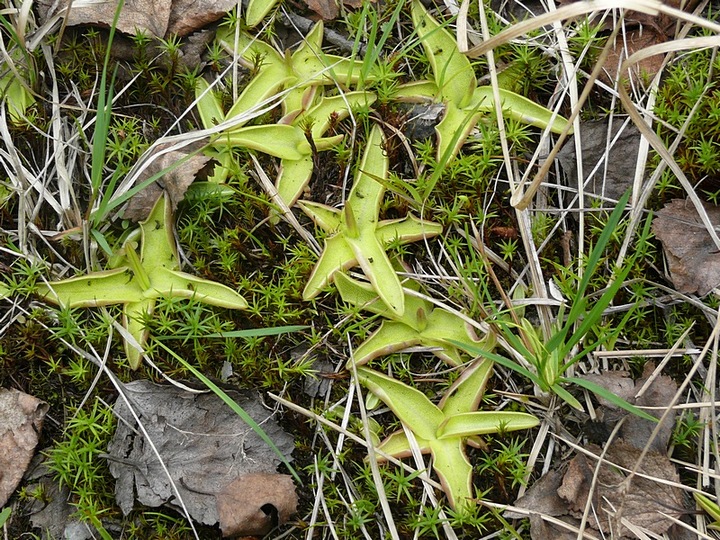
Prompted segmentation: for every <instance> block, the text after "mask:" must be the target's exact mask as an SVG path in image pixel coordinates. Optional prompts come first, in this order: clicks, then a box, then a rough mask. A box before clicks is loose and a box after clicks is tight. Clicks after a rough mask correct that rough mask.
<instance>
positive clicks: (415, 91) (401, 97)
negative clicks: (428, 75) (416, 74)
mask: <svg viewBox="0 0 720 540" xmlns="http://www.w3.org/2000/svg"><path fill="white" fill-rule="evenodd" d="M439 94H440V89H439V88H438V85H437V84H435V82H434V81H413V82H409V83H406V84H401V85H400V86H398V87H397V88H396V89H395V91H394V92H393V94H392V97H393V99H394V100H396V101H402V102H405V103H427V102H428V101H432V100H435V99H437V98H438V97H439Z"/></svg>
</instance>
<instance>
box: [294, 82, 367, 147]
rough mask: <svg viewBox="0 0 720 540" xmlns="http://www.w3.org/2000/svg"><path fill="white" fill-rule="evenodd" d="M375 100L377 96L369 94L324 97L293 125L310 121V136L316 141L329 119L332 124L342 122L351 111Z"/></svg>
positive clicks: (364, 106)
mask: <svg viewBox="0 0 720 540" xmlns="http://www.w3.org/2000/svg"><path fill="white" fill-rule="evenodd" d="M376 99H377V96H376V95H375V94H373V93H371V92H346V93H344V94H342V95H339V96H333V97H326V98H323V99H321V100H320V103H318V104H317V105H315V106H313V107H312V108H310V109H309V110H308V111H307V112H306V113H304V114H301V115H300V116H298V118H296V119H295V121H294V122H293V123H294V124H295V125H300V124H301V123H302V122H305V121H310V122H311V123H312V127H311V130H312V136H313V138H314V139H317V138H320V137H322V136H323V135H324V134H325V132H326V131H327V130H328V128H329V127H330V122H331V118H332V121H333V122H338V121H341V120H344V119H345V118H347V117H348V116H349V115H350V111H351V110H354V109H359V108H367V107H369V106H370V105H372V104H373V103H374V102H375V100H376Z"/></svg>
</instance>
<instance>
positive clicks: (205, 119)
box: [195, 77, 225, 129]
mask: <svg viewBox="0 0 720 540" xmlns="http://www.w3.org/2000/svg"><path fill="white" fill-rule="evenodd" d="M203 93H204V95H203ZM201 96H202V97H201ZM195 98H196V99H198V102H197V110H198V114H199V115H200V121H201V122H202V125H203V127H204V128H205V129H210V128H213V127H215V126H216V125H218V124H219V123H221V122H222V121H224V120H225V113H224V112H223V110H222V106H221V104H220V99H218V97H217V95H216V94H215V92H214V91H213V90H211V89H210V85H209V84H208V82H207V81H206V80H205V79H204V78H202V77H198V79H197V82H196V83H195Z"/></svg>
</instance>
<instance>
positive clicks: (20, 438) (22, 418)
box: [0, 388, 48, 507]
mask: <svg viewBox="0 0 720 540" xmlns="http://www.w3.org/2000/svg"><path fill="white" fill-rule="evenodd" d="M47 411H48V404H47V403H45V402H43V401H40V400H39V399H37V398H35V397H33V396H31V395H28V394H25V393H23V392H19V391H18V390H7V389H5V388H2V389H0V507H3V506H5V503H6V502H7V500H8V499H9V498H10V495H12V493H13V491H15V488H16V487H17V485H18V483H19V482H20V480H21V479H22V477H23V474H24V473H25V469H27V467H28V465H29V464H30V460H31V459H32V456H33V453H34V452H35V447H36V446H37V443H38V436H39V434H40V431H41V430H42V424H43V419H44V418H45V414H46V413H47Z"/></svg>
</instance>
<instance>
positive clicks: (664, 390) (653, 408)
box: [583, 362, 677, 453]
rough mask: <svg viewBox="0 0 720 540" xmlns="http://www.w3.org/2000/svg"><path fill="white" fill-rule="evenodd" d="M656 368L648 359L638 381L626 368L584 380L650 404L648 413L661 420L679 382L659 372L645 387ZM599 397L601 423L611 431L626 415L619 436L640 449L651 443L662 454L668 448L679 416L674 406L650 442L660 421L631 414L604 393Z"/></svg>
mask: <svg viewBox="0 0 720 540" xmlns="http://www.w3.org/2000/svg"><path fill="white" fill-rule="evenodd" d="M654 370H655V364H654V363H652V362H647V363H646V364H645V367H644V368H643V374H642V377H640V378H639V379H638V380H637V381H633V380H632V379H631V378H630V374H629V373H628V372H626V371H609V372H605V373H601V374H599V375H585V376H584V377H583V379H585V380H588V381H590V382H593V383H595V384H597V385H599V386H602V387H603V388H605V389H606V390H608V391H610V392H612V393H613V394H615V395H616V396H618V397H620V398H622V399H624V400H625V401H627V402H629V403H632V404H633V405H637V406H639V407H647V409H646V411H647V412H648V414H651V415H653V416H655V417H656V418H657V419H660V418H661V417H662V416H663V415H664V414H665V408H667V407H668V406H669V405H670V404H671V403H672V399H673V397H674V396H675V392H676V391H677V384H676V383H675V381H673V380H672V378H670V377H668V376H666V375H658V376H655V377H654V378H653V379H652V383H651V384H650V385H649V386H648V387H647V388H644V389H643V387H644V386H645V383H646V382H647V381H648V380H649V379H650V377H653V372H654ZM641 389H643V393H642V394H641V395H640V396H639V397H637V398H636V397H635V396H636V395H637V394H638V392H640V390H641ZM597 399H598V401H599V402H600V405H601V408H600V409H599V410H598V413H599V417H602V422H603V423H604V424H605V427H606V430H607V432H608V433H610V432H611V431H612V430H613V429H614V427H615V424H616V423H617V421H618V420H619V419H620V418H623V417H625V420H624V422H623V424H622V426H621V427H620V431H619V433H618V437H619V438H621V439H623V440H624V441H625V442H626V443H627V444H630V445H632V446H634V447H635V448H638V449H640V450H642V449H643V448H645V446H646V445H648V443H649V445H650V446H649V447H650V448H651V449H652V450H655V451H657V452H661V453H662V452H665V451H666V450H667V447H668V444H670V437H671V436H672V431H673V426H674V425H675V417H676V415H677V414H676V412H675V411H674V410H672V409H671V410H670V411H669V412H668V413H667V415H665V420H664V421H663V424H662V426H661V428H660V430H659V431H658V433H657V435H656V436H655V437H654V438H653V440H652V441H650V436H651V435H652V433H653V431H654V430H655V428H656V427H657V423H655V422H651V421H650V420H645V419H644V418H641V417H639V416H637V415H634V414H629V413H627V412H626V411H624V410H622V409H620V408H619V407H617V406H616V405H615V404H613V403H611V402H610V401H607V400H606V399H604V398H603V397H602V396H597ZM598 442H599V441H598ZM603 442H604V441H603Z"/></svg>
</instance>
